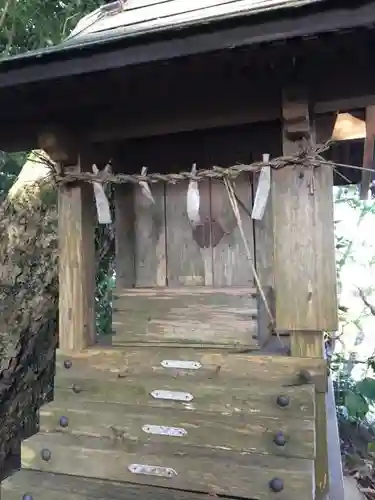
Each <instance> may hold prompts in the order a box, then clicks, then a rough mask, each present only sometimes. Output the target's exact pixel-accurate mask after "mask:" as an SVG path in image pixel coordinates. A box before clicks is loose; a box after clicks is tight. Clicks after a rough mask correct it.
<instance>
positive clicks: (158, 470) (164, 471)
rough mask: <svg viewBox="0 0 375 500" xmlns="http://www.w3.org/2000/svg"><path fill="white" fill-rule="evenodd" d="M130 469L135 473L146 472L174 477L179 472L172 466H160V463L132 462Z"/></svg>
mask: <svg viewBox="0 0 375 500" xmlns="http://www.w3.org/2000/svg"><path fill="white" fill-rule="evenodd" d="M128 469H129V471H130V472H132V473H133V474H145V475H147V476H159V477H173V476H177V472H176V471H175V470H174V469H171V468H170V467H160V466H158V465H143V464H130V465H129V467H128Z"/></svg>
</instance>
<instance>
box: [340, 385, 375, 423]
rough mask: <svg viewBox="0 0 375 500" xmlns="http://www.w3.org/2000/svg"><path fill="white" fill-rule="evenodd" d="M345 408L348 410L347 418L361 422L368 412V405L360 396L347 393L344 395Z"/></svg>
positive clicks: (351, 392)
mask: <svg viewBox="0 0 375 500" xmlns="http://www.w3.org/2000/svg"><path fill="white" fill-rule="evenodd" d="M345 406H346V407H347V409H348V412H349V416H350V417H353V418H357V419H360V420H363V419H364V418H365V416H366V414H367V412H368V410H369V405H368V403H367V401H366V400H365V398H364V397H363V396H362V395H361V394H357V393H355V392H353V391H348V392H347V393H346V395H345Z"/></svg>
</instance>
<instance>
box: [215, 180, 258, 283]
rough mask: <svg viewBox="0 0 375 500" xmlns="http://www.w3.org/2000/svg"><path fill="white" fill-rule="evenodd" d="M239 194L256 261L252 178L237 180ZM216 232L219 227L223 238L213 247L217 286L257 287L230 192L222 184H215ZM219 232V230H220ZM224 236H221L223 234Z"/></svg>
mask: <svg viewBox="0 0 375 500" xmlns="http://www.w3.org/2000/svg"><path fill="white" fill-rule="evenodd" d="M234 188H235V192H236V195H237V197H238V199H239V200H240V201H241V202H242V203H243V205H244V207H246V209H247V210H244V208H243V207H242V205H241V204H239V209H240V214H241V219H242V226H243V230H244V233H245V236H246V239H247V244H248V246H249V248H250V250H251V252H252V256H253V258H254V231H253V221H252V219H251V217H250V214H251V209H252V187H251V182H250V176H249V174H243V175H241V176H239V177H237V179H236V181H235V186H234ZM211 216H212V230H214V229H215V227H216V225H218V226H219V227H220V228H221V230H222V237H221V239H220V240H219V241H218V242H217V243H216V241H215V238H214V237H213V238H212V240H213V241H215V244H214V246H213V249H212V252H213V282H214V286H218V287H225V286H249V287H252V286H254V275H253V271H252V269H251V265H250V262H249V261H248V258H247V255H246V250H245V246H244V243H243V240H242V236H241V232H240V229H239V227H238V224H237V220H236V217H235V214H234V212H233V209H232V206H231V204H230V201H229V197H228V194H227V190H226V188H225V185H224V184H223V182H222V181H218V180H212V181H211ZM216 231H217V230H216ZM220 234H221V233H220Z"/></svg>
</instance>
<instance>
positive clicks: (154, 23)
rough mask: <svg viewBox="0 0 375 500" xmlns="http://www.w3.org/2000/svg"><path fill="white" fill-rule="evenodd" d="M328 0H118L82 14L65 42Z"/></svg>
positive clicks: (96, 38)
mask: <svg viewBox="0 0 375 500" xmlns="http://www.w3.org/2000/svg"><path fill="white" fill-rule="evenodd" d="M322 1H325V0H194V1H190V2H189V1H187V0H115V1H114V2H111V3H110V4H107V5H104V6H103V7H100V8H98V9H97V10H95V11H94V12H92V13H90V14H88V15H87V16H85V17H84V18H82V19H81V20H80V21H79V22H78V24H77V26H76V28H75V29H74V30H73V31H72V33H71V34H70V36H69V37H68V39H67V40H66V42H64V44H73V45H76V44H79V43H82V42H85V41H89V40H90V41H94V40H95V41H97V42H98V43H100V42H101V41H103V40H105V39H106V38H108V37H113V36H120V37H125V36H128V35H131V34H133V35H134V34H141V33H149V32H153V31H156V30H161V29H164V30H166V29H175V28H182V27H187V26H192V25H198V24H203V23H210V22H214V21H219V20H223V19H225V20H227V19H228V18H234V17H239V16H249V15H255V14H260V13H264V12H266V11H271V10H277V9H278V10H280V9H290V8H297V7H302V6H305V5H308V4H315V3H320V2H322Z"/></svg>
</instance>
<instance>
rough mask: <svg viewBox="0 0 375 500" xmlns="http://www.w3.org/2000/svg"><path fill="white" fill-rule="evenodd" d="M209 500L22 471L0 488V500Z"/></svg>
mask: <svg viewBox="0 0 375 500" xmlns="http://www.w3.org/2000/svg"><path fill="white" fill-rule="evenodd" d="M25 494H30V495H31V496H32V497H33V499H34V500H61V499H62V498H69V500H108V499H111V500H139V499H142V500H210V499H209V497H208V496H207V495H204V494H198V493H192V492H184V491H179V490H173V489H169V488H160V487H158V488H155V487H152V486H147V485H140V484H131V483H118V482H110V481H103V480H100V479H94V478H86V477H78V476H72V475H65V474H54V473H51V472H41V471H33V470H26V469H23V470H21V471H19V472H17V474H15V475H14V476H12V477H11V478H9V479H7V480H6V481H4V482H3V483H2V484H1V499H2V500H20V498H23V495H25Z"/></svg>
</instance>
